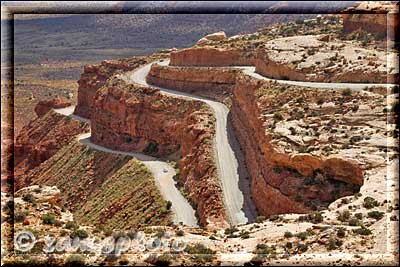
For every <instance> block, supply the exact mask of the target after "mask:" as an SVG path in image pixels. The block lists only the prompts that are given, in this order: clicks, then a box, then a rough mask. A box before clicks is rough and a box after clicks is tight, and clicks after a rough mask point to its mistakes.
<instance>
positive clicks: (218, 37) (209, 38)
mask: <svg viewBox="0 0 400 267" xmlns="http://www.w3.org/2000/svg"><path fill="white" fill-rule="evenodd" d="M224 39H226V34H225V32H223V31H221V32H216V33H211V34H208V35H206V36H204V37H203V38H201V39H200V40H198V41H197V43H196V45H206V44H210V43H212V42H213V41H222V40H224Z"/></svg>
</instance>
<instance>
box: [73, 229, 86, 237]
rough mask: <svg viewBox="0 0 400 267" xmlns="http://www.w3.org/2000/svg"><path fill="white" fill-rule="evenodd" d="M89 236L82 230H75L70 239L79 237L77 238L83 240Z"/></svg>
mask: <svg viewBox="0 0 400 267" xmlns="http://www.w3.org/2000/svg"><path fill="white" fill-rule="evenodd" d="M88 236H89V235H88V233H87V232H86V231H85V230H83V229H77V230H75V231H74V233H73V234H72V236H71V237H72V238H75V237H79V238H81V239H84V238H87V237H88Z"/></svg>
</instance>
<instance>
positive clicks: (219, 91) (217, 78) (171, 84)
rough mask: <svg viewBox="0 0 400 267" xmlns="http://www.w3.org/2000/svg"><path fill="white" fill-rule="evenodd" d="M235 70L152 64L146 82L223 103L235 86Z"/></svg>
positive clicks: (236, 71)
mask: <svg viewBox="0 0 400 267" xmlns="http://www.w3.org/2000/svg"><path fill="white" fill-rule="evenodd" d="M238 72H239V70H237V69H230V68H226V69H223V68H219V69H215V68H202V67H200V68H195V67H189V68H186V67H177V66H161V65H158V64H153V65H152V66H151V69H150V72H149V74H148V75H147V82H148V83H150V84H155V85H158V86H161V87H166V88H171V89H174V90H178V91H183V92H187V93H194V94H196V95H201V96H206V97H209V98H212V99H216V100H218V101H223V100H224V99H225V98H226V97H228V96H230V95H231V93H232V89H233V87H234V86H235V82H236V75H237V73H238Z"/></svg>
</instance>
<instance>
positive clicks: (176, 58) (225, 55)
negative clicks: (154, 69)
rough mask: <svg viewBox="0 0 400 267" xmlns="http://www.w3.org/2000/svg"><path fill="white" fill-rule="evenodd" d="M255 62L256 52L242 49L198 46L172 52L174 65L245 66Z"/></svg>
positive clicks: (171, 63)
mask: <svg viewBox="0 0 400 267" xmlns="http://www.w3.org/2000/svg"><path fill="white" fill-rule="evenodd" d="M253 64H254V54H253V53H252V52H246V51H244V50H240V49H224V48H210V47H204V48H203V47H198V48H196V47H195V48H188V49H182V50H179V51H175V52H171V61H170V65H172V66H210V67H221V66H244V65H253Z"/></svg>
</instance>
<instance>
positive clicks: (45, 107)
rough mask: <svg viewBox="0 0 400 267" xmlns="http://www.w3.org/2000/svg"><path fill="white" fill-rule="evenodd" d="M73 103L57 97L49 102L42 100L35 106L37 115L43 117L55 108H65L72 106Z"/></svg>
mask: <svg viewBox="0 0 400 267" xmlns="http://www.w3.org/2000/svg"><path fill="white" fill-rule="evenodd" d="M71 104H72V103H71V101H69V100H68V99H65V98H62V97H57V98H53V99H49V100H42V101H39V103H38V104H37V105H36V106H35V113H36V115H37V116H38V117H42V116H43V115H44V114H46V113H47V112H48V111H49V110H51V109H53V108H65V107H68V106H71Z"/></svg>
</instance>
